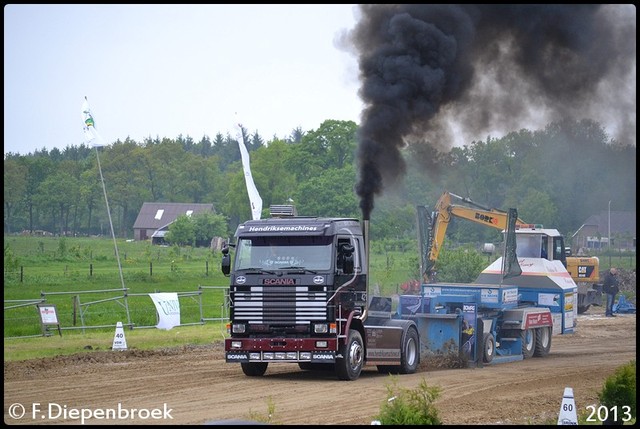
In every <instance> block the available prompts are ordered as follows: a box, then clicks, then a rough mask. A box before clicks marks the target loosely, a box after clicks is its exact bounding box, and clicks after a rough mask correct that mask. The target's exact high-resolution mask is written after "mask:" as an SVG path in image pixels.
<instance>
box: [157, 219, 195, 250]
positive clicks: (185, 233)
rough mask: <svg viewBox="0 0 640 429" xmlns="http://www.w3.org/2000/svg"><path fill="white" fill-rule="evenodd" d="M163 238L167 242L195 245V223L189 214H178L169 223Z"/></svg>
mask: <svg viewBox="0 0 640 429" xmlns="http://www.w3.org/2000/svg"><path fill="white" fill-rule="evenodd" d="M164 238H165V240H166V241H167V242H168V243H169V244H174V245H179V246H185V245H187V246H195V244H196V224H195V222H194V221H193V219H191V217H190V216H187V215H180V216H178V217H177V218H176V220H175V221H174V222H173V223H171V225H169V231H167V234H166V235H165V237H164Z"/></svg>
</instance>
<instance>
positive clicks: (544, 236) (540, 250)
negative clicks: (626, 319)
mask: <svg viewBox="0 0 640 429" xmlns="http://www.w3.org/2000/svg"><path fill="white" fill-rule="evenodd" d="M454 201H455V202H454ZM419 210H421V211H424V210H426V208H425V207H424V206H420V207H419ZM453 217H456V218H460V219H466V220H468V221H471V222H475V223H478V224H480V225H484V226H487V227H491V228H496V229H500V230H505V229H506V222H507V212H505V211H503V210H499V209H495V208H489V207H485V206H483V205H480V204H478V203H476V202H474V201H472V200H470V199H469V198H464V197H461V196H458V195H456V194H454V193H451V192H448V191H445V192H443V193H442V195H441V196H440V198H439V199H438V201H437V203H436V204H435V206H434V210H433V212H432V213H431V214H430V216H429V219H430V220H429V221H427V222H428V225H425V228H424V231H425V232H426V233H427V235H425V241H427V244H426V247H424V249H423V250H422V251H421V252H422V254H423V266H424V267H425V269H424V270H423V271H425V274H426V276H427V277H433V276H434V275H435V273H437V268H436V263H437V260H438V256H439V253H440V250H441V249H442V246H443V243H444V238H445V234H446V231H447V227H448V225H449V223H450V221H451V219H452V218H453ZM421 219H425V217H424V214H423V215H422V218H421ZM516 240H517V249H518V255H519V256H522V257H527V258H543V259H546V260H548V261H560V262H561V264H562V267H559V266H558V268H557V269H558V270H559V271H560V272H561V273H562V274H565V273H566V272H568V274H569V276H570V277H571V278H572V279H573V281H574V282H575V283H576V286H577V287H578V300H577V310H578V314H583V313H585V312H586V311H587V310H588V309H589V307H590V306H591V305H601V303H602V287H601V285H600V284H598V282H599V279H600V278H599V260H598V257H597V256H593V257H573V256H571V253H570V250H567V248H566V247H565V245H564V237H563V236H562V235H561V234H560V233H559V232H558V231H557V230H556V229H552V228H544V227H543V226H542V225H541V224H531V223H526V222H524V221H523V220H522V219H520V218H518V219H516ZM487 270H489V271H491V269H490V268H488V269H487Z"/></svg>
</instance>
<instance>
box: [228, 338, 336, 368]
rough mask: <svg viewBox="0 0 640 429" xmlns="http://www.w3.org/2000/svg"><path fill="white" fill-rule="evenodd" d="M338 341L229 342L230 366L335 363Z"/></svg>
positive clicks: (237, 339) (256, 340) (306, 339)
mask: <svg viewBox="0 0 640 429" xmlns="http://www.w3.org/2000/svg"><path fill="white" fill-rule="evenodd" d="M337 347H338V340H337V338H227V339H225V341H224V349H225V360H226V361H227V362H315V363H320V362H322V363H332V362H335V359H336V350H337Z"/></svg>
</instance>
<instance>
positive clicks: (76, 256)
mask: <svg viewBox="0 0 640 429" xmlns="http://www.w3.org/2000/svg"><path fill="white" fill-rule="evenodd" d="M117 248H118V254H119V256H120V266H121V268H122V278H121V277H120V268H119V267H118V259H117V258H116V252H115V246H114V242H113V240H112V239H108V238H58V237H28V236H5V237H4V249H5V264H4V309H5V310H4V338H5V360H7V359H24V358H26V357H35V356H45V355H55V354H61V353H64V354H66V353H73V352H77V351H83V350H85V349H84V347H85V346H87V345H92V344H93V343H95V344H101V346H96V345H93V346H92V348H93V349H95V348H96V347H97V348H103V349H107V348H108V347H110V346H111V343H112V340H113V334H114V326H115V324H116V323H117V322H118V321H120V322H122V323H123V324H124V325H125V327H126V328H125V331H126V332H127V336H130V335H131V336H133V338H138V337H139V340H138V341H136V344H137V347H141V348H145V347H146V348H154V347H163V346H166V345H167V344H172V345H179V344H187V343H193V344H203V343H207V342H210V341H212V340H213V339H216V338H217V339H222V338H223V334H224V329H223V328H224V325H223V322H221V321H220V319H224V318H225V317H226V313H225V307H224V299H225V290H226V288H227V287H228V284H229V279H228V278H227V277H225V276H224V275H223V274H222V273H221V272H220V260H221V254H220V252H216V251H211V250H210V249H206V248H190V247H189V248H184V247H183V248H179V247H161V246H155V245H151V244H150V243H149V242H146V241H145V242H134V241H125V240H118V241H117ZM370 263H371V267H372V274H371V279H372V280H371V281H372V284H373V285H377V286H376V289H377V290H379V291H380V293H382V294H387V295H388V294H392V293H396V292H397V291H398V288H399V285H400V284H402V283H403V282H406V281H407V280H410V279H411V278H414V277H415V275H416V269H417V268H416V267H417V252H406V253H404V254H403V253H401V252H384V251H382V250H378V251H376V250H375V249H374V251H373V252H372V257H371V261H370ZM123 285H124V288H123ZM123 289H124V290H126V300H125V299H124V296H125V292H124V291H123ZM155 292H176V293H178V295H179V300H180V316H181V324H182V325H184V326H181V327H180V332H181V335H180V336H176V335H175V332H177V331H176V328H174V329H172V330H170V331H161V330H156V329H138V328H147V327H155V325H156V324H157V323H158V321H157V314H156V309H155V306H154V304H153V302H152V301H151V299H150V298H149V296H148V294H149V293H155ZM37 302H46V304H48V305H55V307H56V312H57V316H58V319H59V321H60V326H61V327H62V329H61V331H62V334H63V337H62V339H61V338H60V337H59V335H58V330H57V328H56V326H48V327H47V328H48V331H47V335H50V336H47V337H44V336H43V331H42V326H41V323H40V318H39V316H38V313H37V310H36V308H35V304H36V303H37ZM127 309H128V311H127ZM89 327H90V328H89ZM129 328H133V330H131V329H129ZM129 332H130V334H129ZM15 337H21V338H15ZM29 337H31V338H29Z"/></svg>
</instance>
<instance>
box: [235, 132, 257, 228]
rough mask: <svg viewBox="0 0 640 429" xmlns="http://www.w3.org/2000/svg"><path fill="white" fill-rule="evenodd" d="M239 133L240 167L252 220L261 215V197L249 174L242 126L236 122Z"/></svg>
mask: <svg viewBox="0 0 640 429" xmlns="http://www.w3.org/2000/svg"><path fill="white" fill-rule="evenodd" d="M238 128H239V129H240V133H239V135H238V146H240V156H241V157H242V168H243V169H244V181H245V183H246V184H247V193H248V194H249V201H250V202H251V215H252V216H253V220H256V219H260V217H261V216H262V198H261V197H260V193H259V192H258V189H257V188H256V184H255V183H253V176H252V175H251V166H250V165H249V164H250V162H249V152H248V151H247V147H246V146H245V145H244V141H243V138H242V127H241V126H240V124H238Z"/></svg>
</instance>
